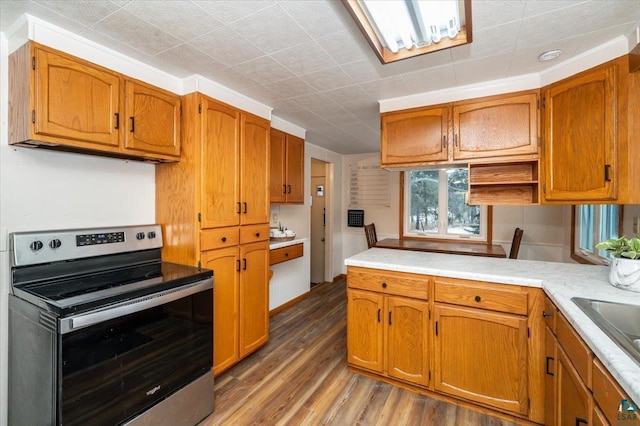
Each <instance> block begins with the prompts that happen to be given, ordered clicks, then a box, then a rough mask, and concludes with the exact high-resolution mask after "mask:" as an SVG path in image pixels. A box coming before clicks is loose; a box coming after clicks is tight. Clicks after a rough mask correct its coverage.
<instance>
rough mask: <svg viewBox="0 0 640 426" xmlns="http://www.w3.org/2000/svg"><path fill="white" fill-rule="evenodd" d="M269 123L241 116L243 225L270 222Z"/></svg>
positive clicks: (244, 115) (241, 216) (248, 116)
mask: <svg viewBox="0 0 640 426" xmlns="http://www.w3.org/2000/svg"><path fill="white" fill-rule="evenodd" d="M269 126H270V125H269V121H267V120H265V119H262V118H259V117H256V116H253V115H250V114H244V113H243V114H242V118H241V127H240V161H241V164H240V172H241V177H240V198H241V203H242V214H241V215H240V223H241V224H242V225H251V224H257V223H268V222H269V130H270V128H269Z"/></svg>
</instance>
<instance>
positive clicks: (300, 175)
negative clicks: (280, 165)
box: [286, 135, 304, 204]
mask: <svg viewBox="0 0 640 426" xmlns="http://www.w3.org/2000/svg"><path fill="white" fill-rule="evenodd" d="M286 153H287V156H286V157H287V161H286V163H287V164H286V176H287V177H286V185H287V188H286V189H287V203H292V204H302V203H304V139H300V138H298V137H295V136H292V135H287V149H286Z"/></svg>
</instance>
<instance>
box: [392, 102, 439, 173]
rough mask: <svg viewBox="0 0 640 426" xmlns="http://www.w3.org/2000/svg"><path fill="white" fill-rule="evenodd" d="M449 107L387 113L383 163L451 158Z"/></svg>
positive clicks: (397, 163)
mask: <svg viewBox="0 0 640 426" xmlns="http://www.w3.org/2000/svg"><path fill="white" fill-rule="evenodd" d="M449 109H450V108H449V107H448V106H442V107H430V108H421V109H417V110H411V111H407V112H399V113H396V112H394V113H389V114H384V115H383V116H382V118H381V125H382V130H381V132H382V134H381V151H382V153H381V155H382V165H383V166H384V165H409V164H421V163H422V164H424V163H429V162H434V161H446V160H447V158H448V150H447V145H448V128H449V126H448V124H449Z"/></svg>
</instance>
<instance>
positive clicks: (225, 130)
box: [200, 98, 241, 229]
mask: <svg viewBox="0 0 640 426" xmlns="http://www.w3.org/2000/svg"><path fill="white" fill-rule="evenodd" d="M239 129H240V112H239V111H238V110H236V109H234V108H231V107H229V106H226V105H223V104H220V103H218V102H214V101H212V100H209V99H207V98H203V99H202V146H201V150H202V185H201V187H200V188H201V194H200V200H201V210H202V211H201V213H202V220H201V225H200V226H201V227H202V228H203V229H204V228H216V227H222V226H234V225H238V224H239V223H240V219H239V218H240V214H239V213H240V209H241V205H240V192H239V191H240V181H239V176H240V160H239V157H238V153H239V149H240V137H239V133H238V131H239Z"/></svg>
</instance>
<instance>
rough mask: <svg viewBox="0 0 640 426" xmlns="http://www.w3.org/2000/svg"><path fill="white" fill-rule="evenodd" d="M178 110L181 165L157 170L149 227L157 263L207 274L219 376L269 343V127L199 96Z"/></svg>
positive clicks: (188, 99) (161, 166) (193, 95)
mask: <svg viewBox="0 0 640 426" xmlns="http://www.w3.org/2000/svg"><path fill="white" fill-rule="evenodd" d="M182 110H183V122H182V132H183V135H184V136H183V143H182V160H181V161H180V162H178V163H170V164H159V165H157V166H156V221H157V222H158V223H160V224H162V226H163V231H164V237H165V239H164V241H165V244H164V247H163V249H162V257H163V259H164V260H166V261H170V262H176V263H184V264H190V265H202V266H204V267H211V268H212V269H213V271H214V278H215V288H214V311H215V312H216V314H215V315H219V316H220V319H219V320H216V321H215V322H214V337H215V336H218V335H219V336H220V338H219V339H217V340H215V342H216V343H215V344H214V347H215V353H214V372H215V374H220V373H221V372H222V371H224V370H225V369H227V368H229V367H231V366H232V365H234V364H235V363H237V362H238V361H239V360H241V359H242V358H244V357H245V356H247V355H248V354H250V353H251V352H253V351H255V350H256V349H258V348H259V347H260V346H262V345H263V344H264V343H266V342H267V340H268V337H269V322H268V321H269V311H268V294H269V293H268V291H269V277H268V272H269V223H268V220H269V213H268V212H269V200H268V185H269V179H268V170H269V169H268V161H269V123H268V121H267V120H264V119H262V118H259V117H256V116H253V115H251V114H249V113H246V112H244V111H240V110H238V109H236V108H233V107H231V106H229V105H226V104H223V103H221V102H218V101H216V100H215V99H212V98H210V97H207V96H205V95H203V94H200V93H191V94H188V95H185V96H184V97H183V100H182ZM253 192H255V193H256V194H253ZM218 289H219V291H218ZM218 308H219V309H218ZM229 334H232V336H229Z"/></svg>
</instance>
